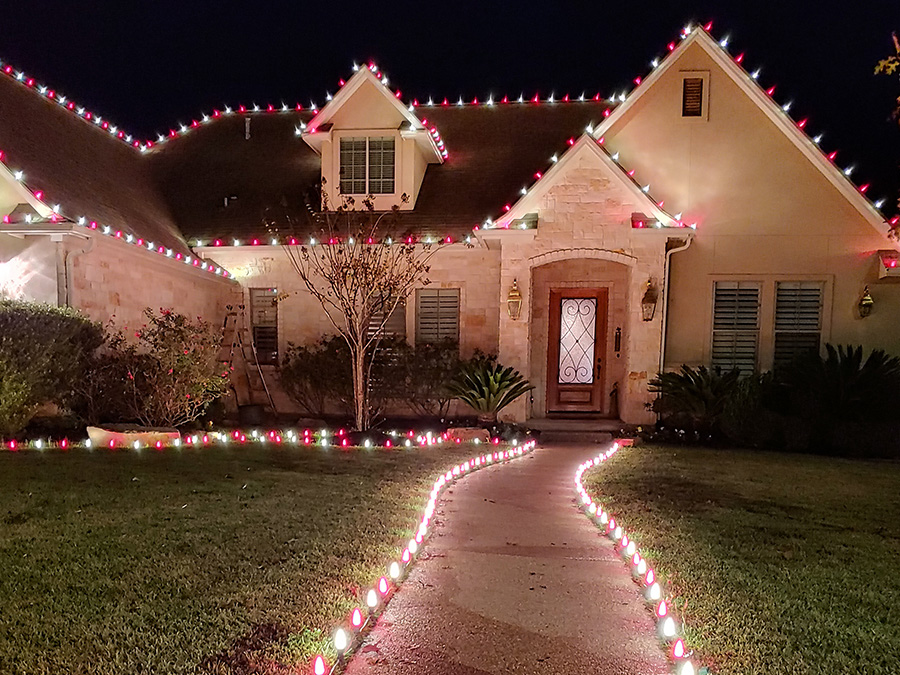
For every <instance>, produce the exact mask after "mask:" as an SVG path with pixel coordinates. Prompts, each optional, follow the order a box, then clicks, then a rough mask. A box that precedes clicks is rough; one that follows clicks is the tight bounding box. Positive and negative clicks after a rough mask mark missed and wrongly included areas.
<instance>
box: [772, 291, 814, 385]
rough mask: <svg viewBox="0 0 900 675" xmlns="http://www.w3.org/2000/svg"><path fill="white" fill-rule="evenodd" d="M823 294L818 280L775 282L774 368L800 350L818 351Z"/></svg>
mask: <svg viewBox="0 0 900 675" xmlns="http://www.w3.org/2000/svg"><path fill="white" fill-rule="evenodd" d="M824 295H825V292H824V284H823V283H822V282H821V281H778V282H776V284H775V362H774V365H775V367H776V368H778V367H780V366H784V365H787V364H788V363H790V362H791V361H793V360H794V359H795V358H797V357H798V356H800V355H802V354H805V353H808V352H818V351H819V345H820V344H821V340H822V304H823V297H824Z"/></svg>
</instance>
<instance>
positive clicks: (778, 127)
mask: <svg viewBox="0 0 900 675" xmlns="http://www.w3.org/2000/svg"><path fill="white" fill-rule="evenodd" d="M695 74H701V75H702V76H703V77H705V78H707V79H706V82H707V83H708V91H707V92H706V94H705V96H706V97H707V101H706V103H707V105H708V108H707V110H706V113H707V117H706V118H705V119H702V120H698V119H686V118H684V117H683V115H682V102H683V98H682V80H683V78H684V77H685V76H686V75H688V76H689V75H695ZM598 133H602V134H603V135H604V136H605V138H606V142H607V145H608V147H609V148H610V149H614V150H615V151H618V152H620V153H621V156H622V157H623V161H624V162H625V163H626V164H628V165H629V166H631V167H634V168H635V170H636V175H637V177H638V178H639V180H640V181H641V182H649V183H652V184H653V186H654V192H656V193H657V194H659V195H661V196H663V197H664V198H665V199H666V204H667V207H669V210H670V211H681V212H683V213H684V219H685V220H688V221H692V222H693V221H696V222H697V223H698V229H699V230H700V231H701V233H702V232H703V231H704V229H705V228H715V229H716V232H717V233H720V234H750V233H753V234H773V235H777V234H785V233H787V232H790V233H791V234H808V235H821V234H841V235H850V236H864V237H870V238H873V240H875V239H877V240H878V241H879V242H881V243H886V242H887V239H886V236H885V235H886V232H887V229H888V226H887V224H886V223H885V222H884V219H883V217H882V216H881V215H880V214H879V213H878V212H877V210H876V209H875V208H874V206H872V204H870V203H869V202H868V200H867V199H866V198H865V197H864V196H863V195H862V194H861V193H860V192H859V191H858V188H857V187H856V186H855V185H853V184H852V183H851V182H850V181H849V180H847V178H846V177H845V176H844V175H842V174H841V172H840V171H839V170H838V168H837V167H836V166H834V165H833V164H832V163H831V162H830V161H829V160H828V159H827V158H826V157H825V156H824V155H823V154H822V152H821V150H819V148H818V147H817V146H816V145H815V143H814V141H813V140H812V139H810V138H808V137H807V136H806V134H805V133H804V131H803V130H802V129H801V128H799V127H798V125H797V123H795V122H794V121H793V120H791V118H790V117H789V116H788V115H787V113H786V111H783V110H781V109H780V108H779V107H778V106H776V105H775V104H774V103H773V102H772V101H771V99H770V98H769V97H768V96H767V95H766V92H764V91H763V90H762V89H761V88H759V86H758V85H757V84H756V83H755V82H754V81H753V80H752V79H751V78H750V76H749V75H748V74H747V73H746V72H745V71H744V70H743V69H742V68H741V67H740V66H739V65H738V64H736V63H735V62H734V61H733V59H731V57H730V56H728V54H727V53H726V52H724V51H723V50H722V49H721V48H720V47H719V46H718V45H717V44H716V43H715V42H713V41H712V39H711V38H710V37H709V36H708V35H707V34H706V33H705V32H704V31H702V30H700V29H697V30H695V31H694V33H693V34H692V35H691V36H690V37H689V38H687V39H686V40H685V41H684V42H683V43H682V45H681V46H679V47H678V48H677V49H676V52H675V53H674V54H672V55H671V56H670V57H669V59H668V60H667V61H666V62H664V64H663V65H662V66H660V67H659V68H658V69H657V71H655V72H654V73H653V74H652V75H651V76H650V77H648V78H647V80H645V81H644V83H643V84H642V85H641V88H640V90H639V91H638V92H635V93H634V94H632V97H631V98H630V99H629V100H628V101H627V102H626V104H625V105H623V106H622V107H621V108H620V109H618V110H616V111H615V112H614V113H613V115H612V116H610V118H609V119H608V120H606V121H605V122H604V124H603V125H601V128H600V129H599V131H598Z"/></svg>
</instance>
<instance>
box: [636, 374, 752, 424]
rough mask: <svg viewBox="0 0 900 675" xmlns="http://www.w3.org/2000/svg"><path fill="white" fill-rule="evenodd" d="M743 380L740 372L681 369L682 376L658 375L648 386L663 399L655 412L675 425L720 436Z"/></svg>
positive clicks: (657, 402) (658, 401) (659, 400)
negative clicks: (725, 416)
mask: <svg viewBox="0 0 900 675" xmlns="http://www.w3.org/2000/svg"><path fill="white" fill-rule="evenodd" d="M740 378H741V374H740V371H738V370H731V371H728V372H726V373H722V372H720V371H719V370H718V369H716V370H710V369H709V368H707V367H706V366H700V367H699V368H697V369H694V368H691V367H690V366H681V370H680V371H679V372H668V373H659V374H658V375H657V376H656V377H655V378H653V379H652V380H650V383H649V384H650V391H651V392H653V393H656V394H659V395H660V396H659V398H658V399H657V400H656V401H654V403H653V405H652V409H653V411H654V412H657V413H659V414H660V415H662V416H663V417H664V418H668V419H670V420H671V421H672V422H673V423H675V424H680V425H685V426H686V427H688V428H690V429H693V430H696V431H699V432H701V433H703V434H713V435H715V434H718V433H719V431H720V425H721V423H722V420H723V416H724V414H725V412H726V410H727V409H728V406H729V403H730V402H731V400H732V398H734V396H735V395H736V393H737V392H738V390H739V386H740V381H741V379H740Z"/></svg>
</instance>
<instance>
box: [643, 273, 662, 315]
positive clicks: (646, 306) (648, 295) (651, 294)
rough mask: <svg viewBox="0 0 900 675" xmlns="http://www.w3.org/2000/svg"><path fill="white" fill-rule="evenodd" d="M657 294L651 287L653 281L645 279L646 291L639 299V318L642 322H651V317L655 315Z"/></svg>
mask: <svg viewBox="0 0 900 675" xmlns="http://www.w3.org/2000/svg"><path fill="white" fill-rule="evenodd" d="M658 298H659V293H658V292H657V291H656V288H654V286H653V280H652V279H647V290H645V291H644V297H643V298H641V317H642V318H643V319H644V321H653V315H654V314H656V301H657V299H658Z"/></svg>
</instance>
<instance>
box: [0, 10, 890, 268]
mask: <svg viewBox="0 0 900 675" xmlns="http://www.w3.org/2000/svg"><path fill="white" fill-rule="evenodd" d="M696 30H702V31H704V32H706V33H707V34H708V35H709V36H710V38H711V39H713V41H714V42H716V44H718V46H719V47H720V48H721V49H722V51H723V53H725V54H726V55H728V56H729V58H730V59H731V60H733V61H734V63H735V64H737V65H738V66H739V67H741V69H742V70H743V72H744V73H745V74H746V76H747V77H749V78H750V79H751V80H753V81H754V82H755V83H756V84H757V86H758V87H759V88H760V90H763V89H762V85H761V84H760V83H759V75H760V72H761V71H760V69H756V70H754V71H752V72H748V71H747V70H746V68H745V67H744V65H743V62H744V56H745V55H744V53H743V52H741V53H740V54H738V55H736V56H731V54H730V53H729V52H728V45H729V43H730V36H727V35H726V36H725V37H724V38H722V39H721V40H718V41H715V40H714V38H712V35H711V31H712V22H708V23H707V24H705V25H703V26H699V25H698V26H693V25H690V24H689V25H688V26H686V27H685V28H684V29H683V30H682V31H681V35H680V38H681V41H684V40H686V39H687V38H688V37H690V35H691V34H692V33H693V32H694V31H696ZM678 46H679V45H678V43H677V42H676V41H672V42H670V43H669V44H668V45H667V54H666V55H665V57H664V58H662V59H660V58H654V59H653V60H652V61H651V63H650V65H651V68H652V69H651V71H650V74H652V73H653V72H654V71H655V70H656V69H657V68H659V67H660V66H662V65H663V63H664V62H665V61H666V60H667V59H668V58H670V57H671V56H672V54H673V53H674V52H675V51H676V50H677V48H678ZM361 67H366V68H368V69H369V70H370V71H371V72H372V73H373V74H374V75H375V76H376V77H377V78H378V80H379V81H381V82H382V84H383V85H384V86H385V87H387V86H388V78H387V76H386V75H385V74H384V72H383V71H382V70H381V69H380V68H379V67H378V66H377V65H376V64H375V63H369V64H368V65H367V66H360V65H358V64H354V70H358V69H359V68H361ZM0 72H3V73H5V74H6V75H8V76H9V77H12V78H14V79H15V80H16V81H18V82H20V83H21V84H22V85H23V86H25V87H28V88H30V89H32V90H34V91H36V92H37V93H39V94H40V95H42V96H44V97H46V98H47V99H49V100H52V101H55V102H56V103H57V104H59V105H61V106H63V107H64V108H65V109H67V110H69V111H70V112H72V113H73V114H75V115H77V116H78V117H79V118H81V119H83V120H85V121H86V122H89V123H93V124H94V125H96V126H99V127H100V128H102V129H104V130H107V131H108V132H109V133H110V135H112V136H114V137H116V138H119V139H121V140H122V141H123V142H127V143H129V144H130V145H131V146H133V147H134V148H136V149H139V150H140V151H141V152H146V151H147V150H149V149H151V148H153V147H154V146H155V145H156V144H159V143H163V142H165V141H166V140H168V139H171V138H176V137H178V136H179V135H183V134H186V133H188V132H189V131H190V130H192V129H195V128H198V127H199V126H201V125H202V124H206V123H209V122H210V121H212V120H214V119H217V118H219V117H222V116H227V115H232V114H249V113H260V112H267V113H279V112H293V111H309V112H312V113H314V114H317V113H318V112H319V108H318V107H317V106H316V104H315V103H314V102H311V104H310V106H309V107H307V108H304V106H302V105H301V104H299V103H298V104H296V105H295V106H293V107H291V106H288V105H287V104H286V103H282V104H281V105H280V106H276V105H273V104H268V105H266V106H264V107H261V106H259V105H256V104H254V105H252V106H249V107H248V106H245V105H239V106H236V107H232V106H225V107H224V109H223V110H218V109H216V110H214V111H213V112H212V114H206V113H203V114H202V115H201V117H200V119H199V120H192V121H191V123H190V124H189V125H186V124H182V125H180V126H179V127H178V128H177V129H170V130H169V133H168V135H162V134H160V135H159V137H158V139H157V141H156V142H154V141H147V142H145V143H141V142H140V141H137V140H135V139H134V138H133V137H132V136H131V135H130V134H127V133H125V132H124V131H122V130H120V129H119V128H118V127H117V126H116V125H113V124H110V123H109V122H108V121H106V120H104V119H102V117H100V116H99V115H96V114H94V113H92V112H91V111H89V110H87V109H86V108H84V107H83V106H78V105H76V104H75V103H74V102H73V101H71V100H69V99H68V98H67V97H65V96H63V95H60V94H59V93H58V92H57V91H55V90H54V89H52V88H50V87H48V86H46V85H42V84H39V83H37V82H35V80H34V79H33V78H31V77H30V76H28V75H27V74H25V73H24V72H23V71H21V70H16V69H15V68H13V67H12V66H11V65H9V64H7V63H5V62H3V61H0ZM644 81H645V76H638V77H635V78H634V80H633V83H634V87H633V88H632V89H631V90H630V91H626V92H620V93H618V94H615V95H613V96H612V97H611V98H609V99H603V98H602V97H601V96H600V94H599V93H597V94H595V95H594V96H593V97H588V96H587V95H585V94H584V93H582V94H581V95H580V96H578V97H577V98H576V97H570V96H569V94H566V95H564V96H562V97H559V98H557V97H556V96H555V95H554V94H552V93H551V94H550V95H549V96H547V97H546V98H541V97H540V95H539V94H537V93H536V94H535V95H534V96H533V97H531V98H526V97H525V95H524V94H521V95H520V96H519V97H518V98H517V99H510V98H509V97H508V96H503V97H502V98H501V99H499V100H495V99H494V97H493V96H488V97H487V98H486V99H483V100H481V101H479V99H478V98H477V97H475V98H473V99H471V101H468V102H467V101H465V100H464V99H463V98H462V97H460V98H459V99H458V100H457V101H456V103H455V104H451V102H450V101H449V99H447V98H444V99H443V100H441V102H440V103H436V102H435V100H434V99H433V98H429V99H428V100H427V101H426V102H425V103H420V102H419V100H418V99H413V100H412V101H410V102H409V103H408V109H409V110H410V111H414V110H416V109H417V108H420V107H429V106H436V105H437V106H449V105H457V106H478V105H482V106H493V105H497V104H511V103H518V104H526V103H531V104H538V103H544V104H556V103H567V102H574V101H587V100H591V101H595V102H602V103H604V104H605V105H613V104H615V103H624V102H625V101H627V99H628V97H630V96H631V95H632V94H634V92H635V91H637V90H638V89H639V88H640V86H641V84H642V83H643V82H644ZM344 84H346V82H345V81H344V80H340V86H343V85H344ZM775 89H776V87H774V86H772V87H769V88H768V89H765V90H763V91H765V93H766V95H767V96H768V98H769V99H771V100H772V104H773V105H774V106H775V107H776V108H777V109H779V110H780V111H781V113H782V114H783V115H785V116H786V118H787V119H788V120H790V121H791V123H792V124H793V126H794V127H795V128H796V129H797V130H798V131H802V132H804V135H805V137H806V138H807V139H808V140H809V141H810V142H811V143H813V144H814V145H815V146H816V147H817V148H818V149H819V151H820V152H821V153H822V154H823V155H824V156H825V157H826V158H827V159H828V160H829V162H830V163H831V164H832V165H834V166H835V168H836V169H838V170H839V171H840V173H841V174H842V175H843V176H844V178H845V179H846V180H847V181H848V182H849V184H850V185H852V186H853V187H854V189H855V190H857V191H858V193H859V194H860V195H862V196H864V197H866V199H867V202H868V204H869V205H870V206H872V207H873V208H874V209H875V211H876V213H877V214H878V215H879V216H881V217H884V219H885V222H886V223H887V224H888V226H889V228H890V230H891V232H894V231H896V230H897V229H898V227H900V215H895V216H894V217H892V218H890V219H888V218H887V217H886V216H885V215H884V213H883V212H882V211H881V210H882V208H883V207H884V205H885V203H886V200H885V199H883V198H880V199H877V200H873V199H871V198H869V197H868V194H867V193H868V190H869V187H870V184H869V183H864V184H861V185H857V184H855V183H853V181H852V180H851V179H850V176H851V175H852V174H853V172H854V170H855V166H854V165H849V166H847V167H845V168H843V169H841V168H840V167H838V166H837V164H836V163H835V162H836V158H837V151H832V152H829V153H825V151H824V150H823V149H822V147H821V140H822V134H818V135H816V136H813V137H811V136H809V134H808V132H807V131H806V127H807V125H808V118H803V119H800V120H794V119H793V118H791V117H790V115H789V111H790V110H791V108H792V102H790V101H788V102H787V103H784V104H782V105H779V104H777V103H776V102H775V100H774V93H775ZM393 94H394V96H395V97H396V98H397V99H401V98H402V92H401V91H400V90H396V91H393ZM332 98H333V97H332V96H331V94H327V96H326V99H328V100H331V99H332ZM603 116H604V117H605V118H607V119H608V118H609V116H610V108H609V107H607V108H605V109H604V111H603ZM313 119H315V118H313ZM422 124H423V126H425V127H426V128H428V130H429V133H430V134H431V136H432V138H433V139H434V140H435V143H436V144H437V146H438V148H439V150H440V151H441V153H442V155H443V156H444V157H447V150H446V147H445V145H444V142H443V139H442V138H441V136H440V133H439V132H438V131H437V129H436V128H435V127H434V126H433V125H431V126H430V127H429V126H428V122H427V119H423V120H422ZM601 124H602V123H601ZM306 126H307V125H306V123H304V122H301V123H300V126H299V127H297V135H301V134H302V132H303V131H304V130H305V129H306ZM593 132H597V133H599V132H600V128H599V127H598V128H597V129H594V130H593ZM587 133H592V131H591V130H587ZM599 140H600V141H602V136H601V137H600V139H599ZM569 145H570V146H571V145H574V138H573V139H569ZM609 156H610V157H612V158H614V159H615V160H616V162H617V164H619V165H620V166H621V163H620V162H619V159H618V153H611V154H609ZM558 159H559V158H558V156H557V155H554V156H553V157H551V163H555V162H556V161H558ZM622 168H623V170H624V171H625V173H626V175H627V176H628V177H629V179H631V180H634V181H635V183H636V184H637V181H636V179H635V177H634V172H633V170H628V169H627V168H626V167H624V166H623V167H622ZM543 173H544V172H541V171H538V172H536V173H535V174H534V176H535V182H534V183H532V185H531V186H530V187H528V186H526V187H523V188H522V190H521V192H520V194H521V196H525V195H526V194H527V193H528V191H529V190H530V189H531V188H533V187H534V185H535V184H536V183H537V182H538V181H540V179H541V177H542V176H543ZM638 186H639V187H641V189H642V190H643V191H644V192H645V193H646V194H647V195H648V199H651V201H652V202H653V203H654V204H656V205H657V206H658V208H660V209H662V208H663V207H662V206H661V205H662V204H663V203H664V202H663V200H656V199H654V198H652V197H650V195H649V186H648V185H646V186H642V185H639V184H638ZM511 208H512V204H511V203H507V204H506V205H504V207H503V211H504V213H505V212H508V211H509V210H510V209H511ZM678 216H679V214H675V215H673V216H672V219H673V222H675V223H676V224H675V225H674V226H675V227H684V226H688V227H695V226H696V224H695V223H692V224H690V225H686V224H684V223H679V221H680V217H678ZM53 217H58V216H51V222H56V221H55V220H52V218H53ZM493 222H494V219H492V218H488V219H487V220H486V221H485V222H484V223H483V224H482V225H481V226H477V225H476V226H475V227H474V228H473V230H476V231H477V230H478V229H479V227H487V228H490V227H492V226H493ZM522 226H524V227H525V228H526V229H527V228H528V225H527V224H522ZM632 226H633V227H638V228H640V227H666V226H667V225H666V224H664V223H661V222H659V221H658V220H657V221H636V222H635V223H633V224H632ZM668 226H672V225H668ZM109 233H111V231H110V232H109ZM119 237H121V235H119ZM216 241H217V242H219V243H218V244H216V243H214V244H213V245H217V246H225V245H226V244H225V243H224V242H221V240H216ZM256 241H258V240H256ZM294 241H296V240H294ZM313 241H314V240H313ZM279 243H281V244H283V243H285V242H284V241H281V240H279ZM287 243H288V244H289V245H294V243H293V242H291V241H287ZM298 243H299V242H298ZM256 245H259V244H256ZM148 248H150V249H151V250H152V249H153V248H154V247H153V246H148ZM157 252H160V251H158V250H157ZM161 252H162V253H163V254H166V255H170V254H169V253H168V251H167V250H165V249H163V250H162V251H161ZM176 257H177V256H176ZM195 266H202V265H201V264H200V263H197V264H196V265H195Z"/></svg>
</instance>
